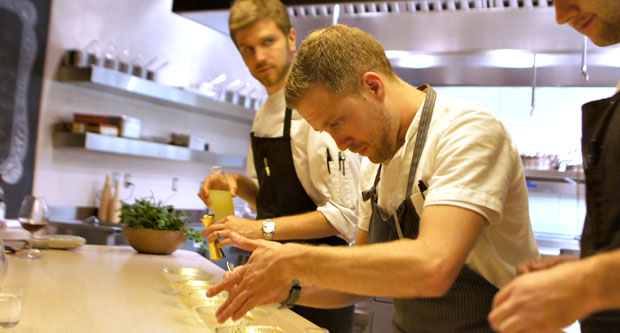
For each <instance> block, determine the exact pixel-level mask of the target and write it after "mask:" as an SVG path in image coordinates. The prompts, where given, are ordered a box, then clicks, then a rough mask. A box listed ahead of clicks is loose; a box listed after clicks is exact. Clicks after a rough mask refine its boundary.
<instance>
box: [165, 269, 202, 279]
mask: <svg viewBox="0 0 620 333" xmlns="http://www.w3.org/2000/svg"><path fill="white" fill-rule="evenodd" d="M162 273H163V274H164V277H165V278H166V280H168V281H184V280H200V281H211V280H212V279H213V274H211V273H209V272H207V271H205V270H203V269H200V268H191V267H179V268H164V269H163V270H162Z"/></svg>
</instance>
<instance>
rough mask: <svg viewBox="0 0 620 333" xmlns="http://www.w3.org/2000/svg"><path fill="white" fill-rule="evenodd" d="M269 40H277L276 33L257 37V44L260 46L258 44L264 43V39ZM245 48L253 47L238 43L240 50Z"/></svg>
mask: <svg viewBox="0 0 620 333" xmlns="http://www.w3.org/2000/svg"><path fill="white" fill-rule="evenodd" d="M269 38H271V39H277V38H278V34H276V33H270V34H268V35H265V36H259V37H258V41H259V43H258V44H260V43H262V42H264V41H265V39H269ZM246 46H253V45H251V44H248V43H243V42H241V43H239V48H241V47H246Z"/></svg>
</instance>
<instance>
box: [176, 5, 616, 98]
mask: <svg viewBox="0 0 620 333" xmlns="http://www.w3.org/2000/svg"><path fill="white" fill-rule="evenodd" d="M226 2H227V1H194V0H175V1H174V5H173V10H174V11H175V12H177V13H178V14H180V15H183V16H185V17H187V18H188V19H191V20H194V21H196V22H199V23H202V24H204V25H207V26H209V27H211V28H213V29H215V30H218V31H220V32H222V33H224V34H228V10H227V9H222V7H224V6H223V4H222V3H226ZM283 2H284V3H285V4H287V8H288V11H289V15H290V16H291V20H292V23H293V26H294V27H295V29H296V30H297V36H298V40H299V42H301V40H303V38H305V36H307V35H308V34H309V33H310V32H311V31H313V30H316V29H319V28H323V27H327V26H330V25H331V24H333V23H334V22H337V23H342V24H346V25H349V26H354V27H358V28H360V29H362V30H364V31H367V32H369V33H370V34H372V35H373V36H375V37H376V38H377V39H378V40H379V41H380V42H381V43H382V44H383V46H384V47H385V49H386V52H387V55H388V58H390V61H391V62H392V65H393V66H394V68H395V70H396V71H397V73H398V74H399V75H400V76H401V77H402V78H403V79H405V80H406V81H408V82H410V83H412V84H420V83H430V84H433V85H437V86H441V85H452V86H453V85H463V86H532V85H535V86H601V87H610V86H615V85H616V83H617V82H618V80H619V79H620V46H613V47H607V48H600V47H597V46H595V45H594V44H592V42H590V41H588V40H587V39H585V38H584V37H583V36H582V35H580V34H579V33H577V32H576V31H574V30H573V29H572V28H570V27H569V26H567V25H563V26H560V25H557V24H556V22H555V10H554V8H553V4H552V1H551V0H416V1H375V2H331V3H330V2H327V1H321V3H316V2H317V1H283ZM209 3H210V5H211V7H205V6H207V5H209ZM214 5H215V7H217V8H214ZM584 50H586V52H585V53H584ZM586 77H587V80H586Z"/></svg>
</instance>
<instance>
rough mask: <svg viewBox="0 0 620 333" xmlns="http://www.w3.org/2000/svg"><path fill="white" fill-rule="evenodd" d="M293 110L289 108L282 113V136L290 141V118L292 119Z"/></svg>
mask: <svg viewBox="0 0 620 333" xmlns="http://www.w3.org/2000/svg"><path fill="white" fill-rule="evenodd" d="M292 114H293V110H291V109H290V108H288V107H287V108H286V112H285V113H284V130H283V131H282V136H283V137H285V138H287V139H290V137H291V118H292Z"/></svg>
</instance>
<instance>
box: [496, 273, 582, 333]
mask: <svg viewBox="0 0 620 333" xmlns="http://www.w3.org/2000/svg"><path fill="white" fill-rule="evenodd" d="M573 266H574V265H571V264H565V265H557V266H555V267H553V268H549V269H547V270H539V271H536V272H533V273H527V274H524V275H521V276H518V277H517V278H515V279H514V280H512V281H511V282H510V283H509V284H507V285H506V286H505V287H504V288H502V289H501V290H500V291H499V292H498V293H497V294H496V295H495V298H494V301H493V308H492V310H491V313H490V314H489V322H490V323H491V326H492V327H493V328H495V329H496V330H498V331H499V332H502V333H513V332H557V331H558V330H560V329H561V328H563V327H566V326H568V325H570V324H571V323H573V322H574V321H575V320H577V319H580V318H582V317H584V316H586V315H587V311H586V310H585V309H586V308H587V306H586V305H585V304H583V303H584V281H583V278H582V276H581V275H580V274H579V273H578V271H576V269H575V268H574V267H573Z"/></svg>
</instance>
